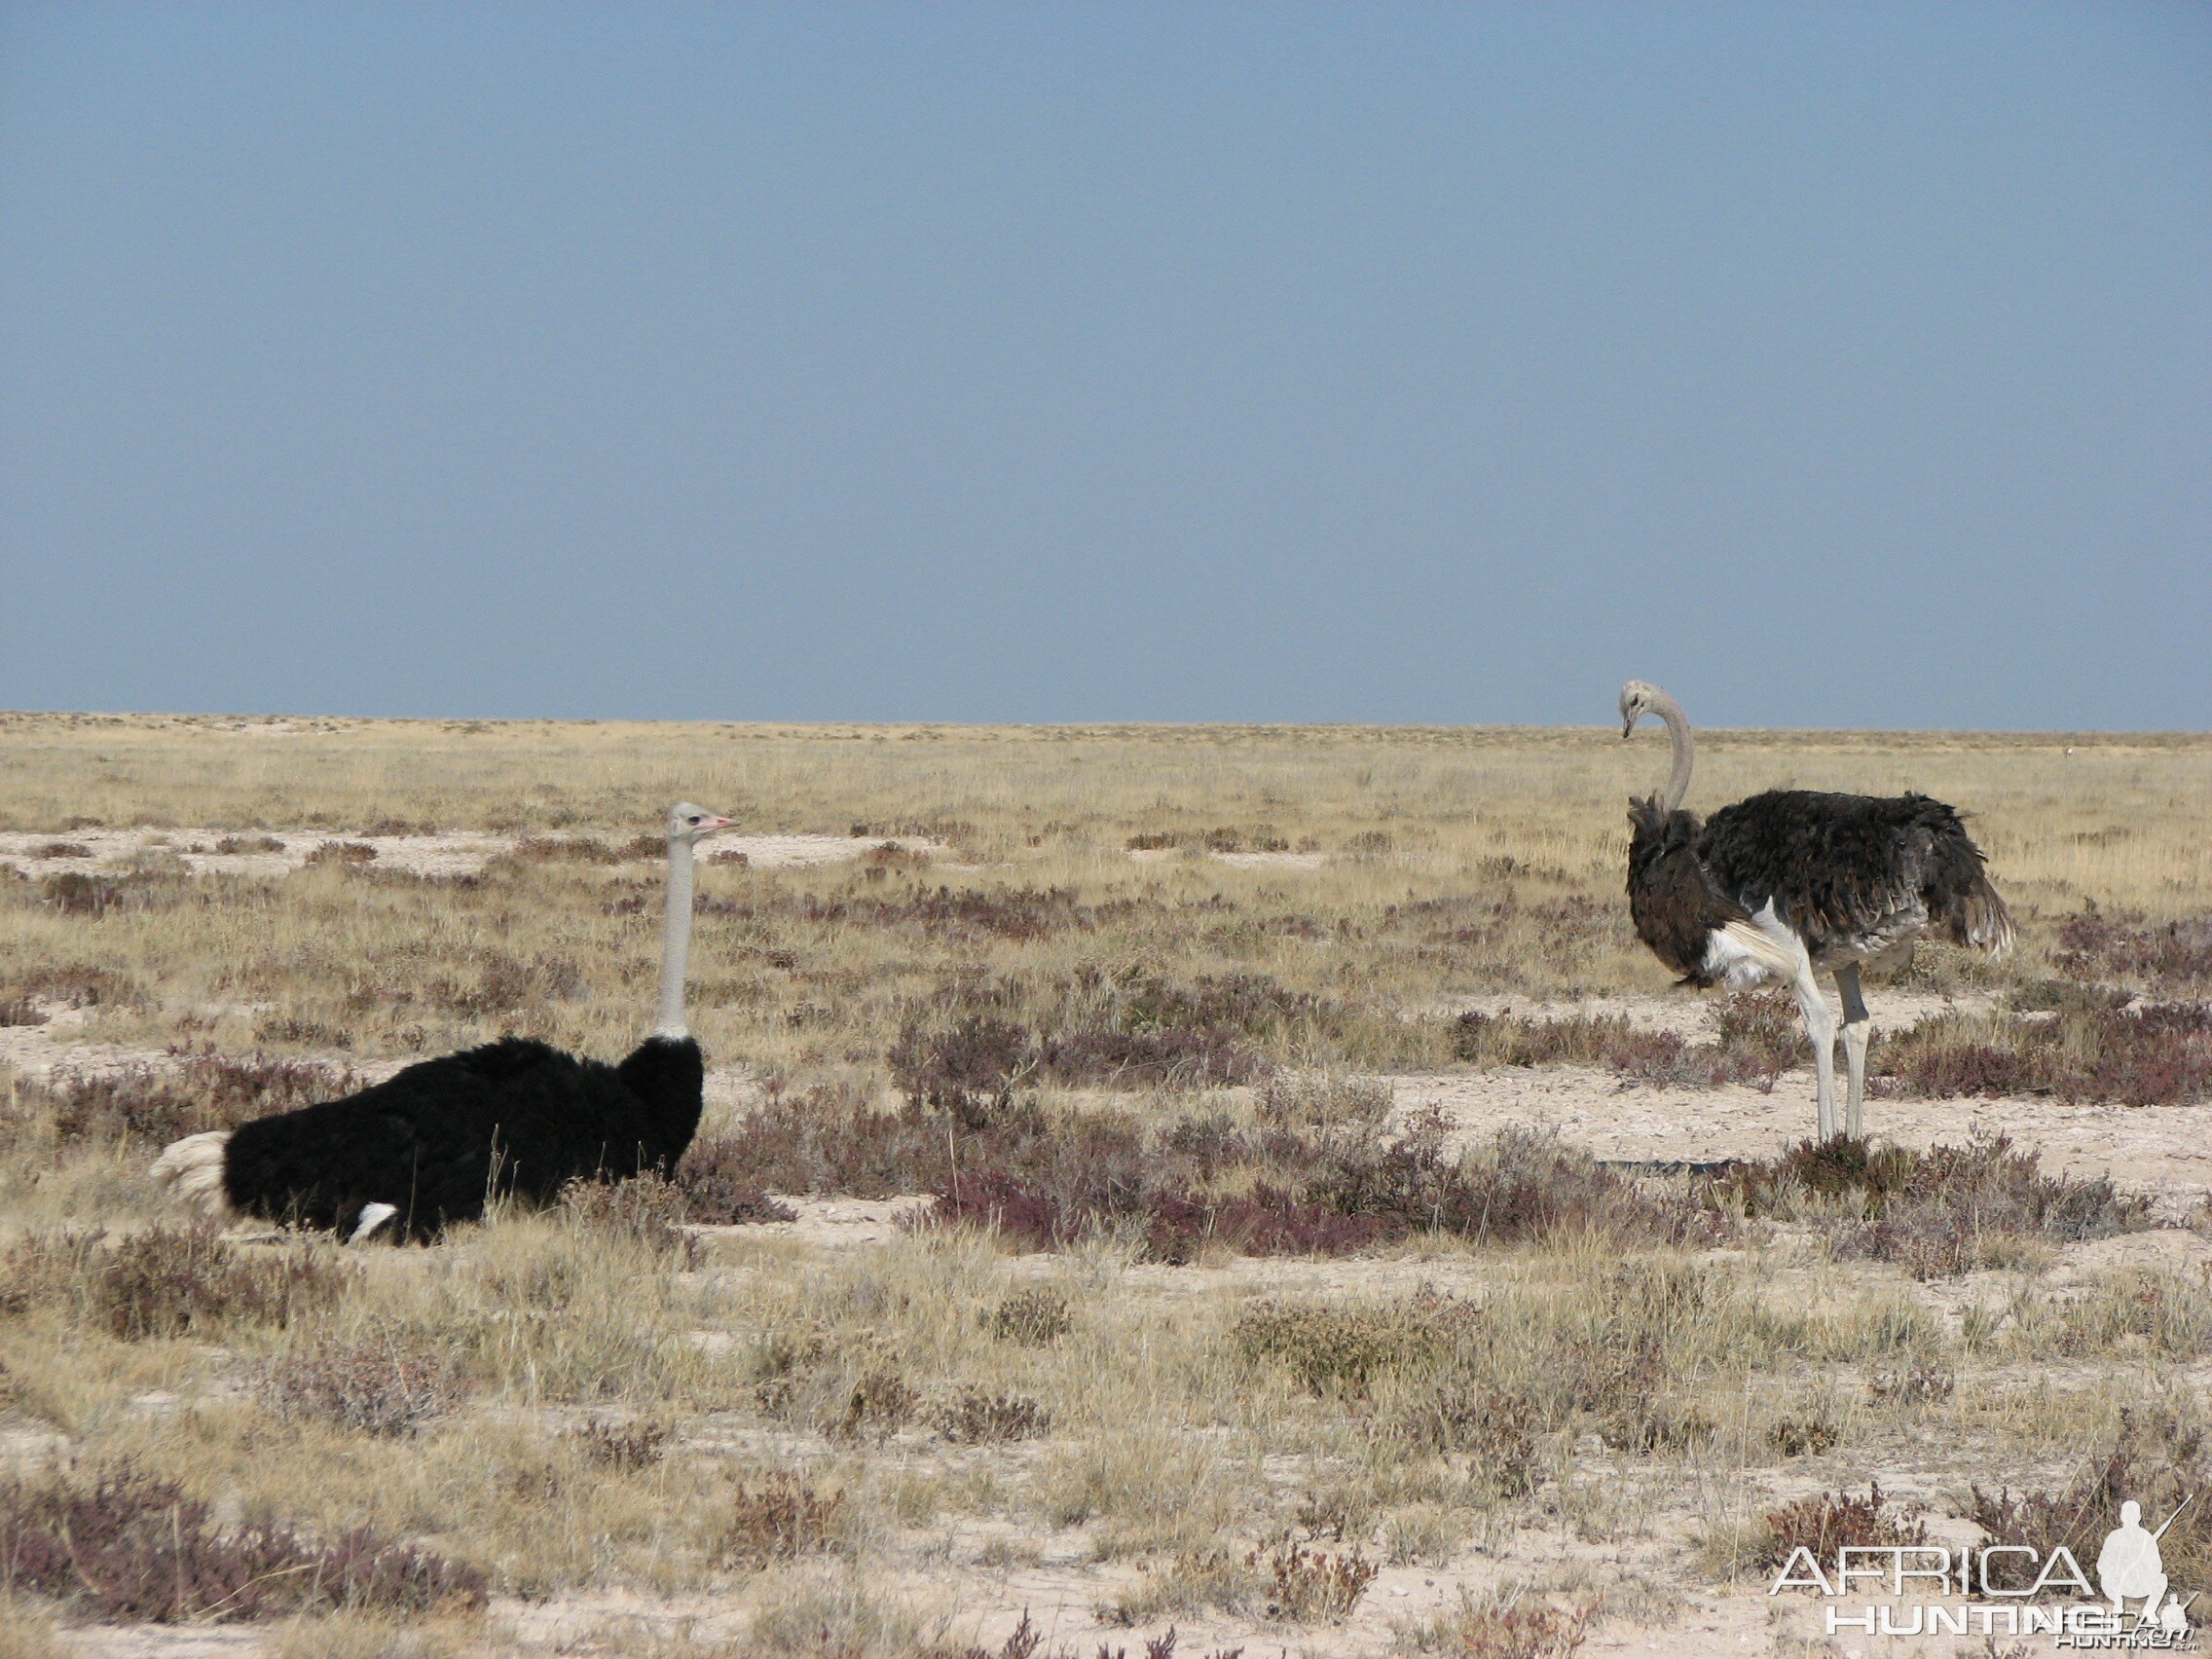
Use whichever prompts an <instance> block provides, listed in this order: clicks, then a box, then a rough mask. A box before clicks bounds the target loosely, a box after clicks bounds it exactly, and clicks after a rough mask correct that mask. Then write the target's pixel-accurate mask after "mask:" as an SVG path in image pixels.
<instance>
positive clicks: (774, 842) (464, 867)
mask: <svg viewBox="0 0 2212 1659" xmlns="http://www.w3.org/2000/svg"><path fill="white" fill-rule="evenodd" d="M546 838H547V839H550V840H563V839H575V840H585V839H596V837H590V836H560V835H556V836H548V837H546ZM264 839H267V840H275V841H280V842H282V843H283V845H282V846H281V847H278V848H262V847H258V846H255V847H254V848H253V850H238V851H232V852H222V851H218V850H217V849H218V848H219V847H221V845H222V844H223V843H224V842H225V841H231V842H234V843H238V842H244V843H258V842H259V841H261V840H264ZM522 839H523V837H521V836H519V835H499V834H493V833H491V832H489V831H483V830H440V831H438V832H436V833H434V834H426V835H371V834H352V833H347V832H344V831H338V830H251V831H246V832H243V833H240V831H238V830H157V829H151V828H146V827H139V828H131V829H116V830H64V831H59V832H55V833H48V832H46V831H43V830H40V831H28V830H7V831H4V832H0V864H5V865H12V866H15V867H16V868H17V869H19V870H21V871H22V872H23V873H24V874H25V875H29V876H49V875H60V874H63V873H65V872H67V871H70V870H76V871H79V872H83V871H87V870H94V869H112V868H114V867H115V866H120V865H126V864H129V863H130V862H131V861H132V860H134V859H139V858H144V857H147V856H150V855H173V856H174V857H176V858H177V859H179V860H181V861H182V862H183V864H184V866H185V867H186V868H188V869H190V870H192V871H193V872H194V873H196V874H198V873H201V872H210V873H216V874H224V875H248V876H265V877H276V876H282V875H288V874H290V873H291V872H292V871H293V870H296V869H298V868H300V867H301V866H304V865H305V864H306V863H307V862H308V860H309V858H310V857H311V856H312V855H313V854H314V853H315V852H316V851H318V850H319V849H321V848H323V847H326V846H330V845H332V844H335V843H341V842H343V843H348V844H350V845H355V846H363V847H367V848H369V849H370V850H371V852H372V853H373V855H374V856H373V857H372V858H371V859H370V860H368V861H367V862H368V863H370V864H372V865H373V866H375V867H376V868H378V869H396V870H403V871H405V872H406V873H408V874H409V875H427V876H456V875H474V874H476V873H478V872H479V871H481V870H482V869H483V868H484V866H486V865H487V864H489V863H490V862H491V861H492V860H493V859H495V858H497V857H498V855H499V854H501V853H504V852H510V851H512V850H513V849H514V848H515V847H516V846H518V845H519V844H520V843H521V841H522ZM888 846H897V847H900V848H902V849H903V850H905V851H908V852H913V853H919V854H923V855H925V856H928V857H932V858H935V857H938V856H940V855H941V854H943V853H944V852H945V851H946V850H947V849H946V848H945V847H944V846H942V845H941V844H940V843H939V842H936V841H929V840H921V839H915V838H912V837H904V838H900V839H897V840H893V839H891V838H889V837H877V836H866V835H718V836H716V837H715V838H714V839H713V840H711V841H709V842H707V843H706V847H705V856H706V858H707V859H708V861H709V862H710V863H712V862H714V860H715V859H716V858H717V856H718V855H727V854H731V853H741V854H743V855H744V858H745V862H746V863H747V864H749V865H752V866H756V867H757V868H761V869H806V868H811V867H813V866H818V865H830V864H844V863H848V862H850V861H851V860H854V859H858V858H863V857H865V856H866V855H867V854H868V853H870V852H872V851H874V850H875V849H877V848H879V847H888ZM58 848H69V849H72V850H71V851H68V852H63V853H59V854H58V855H56V853H55V849H58ZM77 848H82V849H83V851H82V852H81V853H80V852H77V851H75V850H74V849H77ZM639 862H641V863H645V862H649V860H648V858H647V857H645V856H641V858H640V861H639Z"/></svg>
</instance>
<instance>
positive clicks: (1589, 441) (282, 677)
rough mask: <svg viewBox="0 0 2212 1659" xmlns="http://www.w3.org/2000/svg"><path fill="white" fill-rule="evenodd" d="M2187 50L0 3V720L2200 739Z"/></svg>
mask: <svg viewBox="0 0 2212 1659" xmlns="http://www.w3.org/2000/svg"><path fill="white" fill-rule="evenodd" d="M2207 635H2212V8H2207V7H2204V6H2200V5H2194V4H2193V5H2120V4H2111V3H2106V4H2098V5H2079V6H2050V5H2033V4H2028V5H2019V4H2008V5H1997V6H1974V5H1961V4H1942V5H1934V4H1930V5H1918V6H1881V5H1832V6H1830V5H1822V6H1803V5H1787V6H1785V5H1775V6H1752V5H1721V6H1712V5H1687V6H1657V5H1653V6H1629V5H1560V6H1540V7H1539V6H1527V5H1499V6H1483V5H1467V6H1456V7H1434V6H1418V7H1417V6H1380V5H1378V6H1357V7H1319V6H1315V7H1298V6H1263V7H1241V6H1166V5H1162V6H1143V7H1135V6H1125V5H1114V6H1104V7H1073V6H1039V7H1028V6H1012V5H1008V6H989V7H951V6H944V7H934V6H926V5H899V6H893V7H880V8H878V7H859V6H837V5H827V4H810V5H806V6H803V7H791V8H783V7H764V6H713V7H686V6H611V5H588V6H582V5H579V6H533V7H504V6H492V5H483V6H466V7H459V6H441V5H406V4H391V5H387V4H377V5H369V6H352V7H347V6H313V7H293V6H272V5H252V4H243V5H226V6H183V5H165V6H159V7H138V6H131V5H100V6H79V5H44V4H25V3H22V0H17V3H14V4H11V5H10V6H8V7H7V8H5V9H0V706H6V707H16V708H98V709H126V708H143V709H172V710H229V711H289V712H329V713H355V714H452V715H477V716H561V717H609V718H610V717H710V718H721V719H753V718H761V719H951V720H1000V719H1007V720H1061V719H1175V720H1181V719H1259V720H1417V721H1442V722H1460V721H1468V722H1480V721H1494V720H1514V721H1522V720H1527V721H1543V722H1555V721H1557V722H1587V721H1600V720H1604V719H1608V718H1609V717H1610V712H1611V705H1612V699H1613V695H1614V691H1615V688H1616V687H1617V686H1618V684H1619V682H1621V681H1622V680H1623V679H1624V678H1627V677H1629V676H1631V675H1635V676H1641V677H1642V678H1646V679H1653V680H1657V681H1660V682H1663V683H1665V684H1667V685H1669V686H1670V687H1671V688H1673V689H1674V690H1676V691H1677V693H1678V694H1679V695H1680V696H1681V697H1682V698H1683V700H1684V701H1685V703H1687V704H1688V705H1689V707H1690V709H1691V711H1692V713H1693V715H1695V716H1696V717H1697V718H1698V719H1701V720H1704V721H1709V722H1713V723H1743V724H1773V725H1852V726H1867V725H1876V726H1879V725H1898V726H2011V727H2069V728H2073V727H2084V728H2087V727H2120V728H2128V727H2158V728H2175V727H2185V728H2203V727H2206V726H2212V673H2208V672H2207V666H2206V661H2205V645H2204V641H2205V638H2206V636H2207Z"/></svg>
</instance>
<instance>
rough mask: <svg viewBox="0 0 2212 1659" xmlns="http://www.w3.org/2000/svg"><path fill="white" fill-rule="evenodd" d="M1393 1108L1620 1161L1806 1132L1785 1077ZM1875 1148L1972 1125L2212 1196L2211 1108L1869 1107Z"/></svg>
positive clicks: (1738, 1153) (1482, 1086)
mask: <svg viewBox="0 0 2212 1659" xmlns="http://www.w3.org/2000/svg"><path fill="white" fill-rule="evenodd" d="M1389 1081H1390V1085H1391V1088H1392V1089H1393V1091H1394V1092H1395V1094H1396V1097H1397V1106H1398V1109H1399V1110H1400V1111H1401V1112H1404V1111H1410V1110H1418V1109H1419V1108H1422V1107H1427V1106H1435V1107H1437V1108H1438V1109H1439V1110H1441V1111H1442V1112H1443V1114H1444V1117H1445V1119H1446V1121H1447V1122H1448V1123H1449V1124H1450V1125H1451V1126H1452V1129H1453V1130H1454V1132H1455V1134H1456V1136H1458V1137H1462V1138H1464V1139H1469V1140H1477V1139H1488V1138H1489V1137H1491V1136H1492V1135H1494V1134H1495V1133H1496V1132H1497V1131H1498V1130H1499V1129H1502V1128H1507V1127H1513V1126H1522V1127H1532V1128H1541V1129H1552V1130H1556V1131H1557V1132H1558V1133H1559V1134H1560V1136H1561V1138H1563V1139H1564V1140H1566V1141H1567V1142H1569V1143H1571V1144H1573V1145H1576V1146H1580V1147H1584V1148H1587V1149H1588V1150H1589V1151H1590V1152H1591V1153H1592V1154H1593V1155H1595V1156H1596V1157H1598V1158H1600V1159H1604V1160H1608V1161H1621V1162H1629V1163H1671V1162H1685V1163H1706V1162H1716V1161H1720V1160H1723V1159H1730V1158H1772V1157H1773V1156H1775V1154H1777V1153H1778V1152H1780V1151H1782V1150H1783V1149H1784V1148H1785V1147H1787V1146H1790V1145H1793V1144H1795V1143H1796V1142H1798V1141H1801V1140H1805V1139H1807V1138H1809V1137H1810V1136H1811V1135H1812V1133H1813V1126H1814V1125H1813V1085H1812V1078H1811V1077H1810V1076H1809V1075H1806V1074H1802V1073H1796V1072H1791V1073H1788V1074H1787V1075H1785V1076H1784V1077H1783V1078H1782V1079H1781V1080H1780V1081H1779V1082H1778V1083H1777V1084H1776V1085H1775V1087H1774V1088H1773V1090H1772V1091H1771V1092H1762V1091H1760V1090H1759V1089H1756V1088H1750V1087H1748V1086H1745V1085H1740V1084H1739V1085H1727V1086H1723V1087H1721V1088H1694V1089H1693V1088H1649V1087H1646V1086H1644V1085H1641V1084H1632V1083H1625V1082H1623V1081H1622V1080H1621V1078H1620V1077H1619V1076H1618V1074H1616V1073H1614V1072H1610V1071H1604V1070H1601V1069H1599V1068H1597V1067H1592V1066H1545V1067H1541V1068H1535V1069H1518V1068H1516V1069H1508V1070H1500V1071H1489V1072H1430V1073H1419V1074H1414V1075H1408V1076H1399V1077H1393V1078H1391V1079H1390V1080H1389ZM1866 1129H1867V1133H1868V1134H1869V1136H1871V1137H1872V1138H1873V1139H1876V1140H1889V1141H1896V1142H1898V1143H1899V1145H1903V1146H1912V1147H1927V1146H1933V1145H1936V1143H1938V1142H1949V1143H1951V1144H1953V1145H1956V1144H1958V1143H1959V1142H1961V1141H1963V1140H1965V1139H1966V1138H1967V1137H1968V1136H1969V1135H1971V1134H1972V1133H1974V1132H1975V1131H1976V1130H1977V1129H1978V1130H1984V1131H1988V1132H1998V1131H2002V1132H2004V1133H2006V1134H2009V1135H2010V1136H2011V1137H2012V1140H2013V1143H2014V1144H2015V1145H2017V1146H2021V1147H2024V1148H2028V1149H2031V1150H2033V1151H2035V1152H2038V1153H2040V1154H2042V1156H2043V1161H2044V1167H2045V1168H2046V1169H2049V1170H2052V1171H2060V1170H2063V1171H2065V1172H2067V1173H2069V1174H2073V1175H2081V1176H2094V1175H2109V1176H2111V1177H2112V1179H2113V1180H2114V1182H2116V1183H2117V1184H2118V1185H2120V1187H2123V1188H2125V1189H2127V1190H2129V1191H2133V1192H2155V1193H2157V1195H2158V1196H2159V1198H2160V1199H2161V1200H2162V1201H2164V1202H2168V1203H2176V1204H2194V1203H2195V1202H2197V1201H2200V1200H2201V1199H2202V1198H2204V1196H2205V1195H2206V1194H2207V1193H2208V1192H2212V1105H2196V1106H2119V1105H2110V1104H2079V1105H2069V1104H2066V1103H2065V1102H2063V1101H2058V1100H2049V1099H2034V1098H2025V1097H2021V1096H2016V1095H2013V1096H2000V1097H1996V1098H1982V1099H1966V1100H1881V1099H1876V1100H1869V1101H1868V1102H1867V1103H1866Z"/></svg>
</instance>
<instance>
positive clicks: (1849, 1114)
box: [1835, 962, 1872, 1140]
mask: <svg viewBox="0 0 2212 1659" xmlns="http://www.w3.org/2000/svg"><path fill="white" fill-rule="evenodd" d="M1835 988H1836V990H1837V992H1838V993H1839V994H1840V995H1841V996H1842V998H1843V1057H1844V1062H1845V1064H1846V1065H1848V1066H1849V1067H1850V1068H1851V1081H1850V1085H1849V1087H1848V1090H1847V1092H1846V1094H1845V1096H1844V1102H1843V1111H1844V1124H1845V1128H1844V1132H1845V1133H1846V1134H1848V1135H1849V1136H1850V1137H1851V1138H1852V1139H1853V1140H1862V1139H1863V1138H1865V1134H1866V1126H1865V1113H1864V1110H1863V1106H1864V1102H1865V1099H1866V1039H1867V1037H1868V1036H1869V1035H1871V1033H1872V1027H1871V1026H1870V1025H1869V1024H1868V1023H1867V1016H1866V1002H1865V999H1864V998H1862V996H1860V994H1859V964H1858V963H1856V962H1854V963H1851V964H1850V965H1848V966H1847V967H1842V968H1838V969H1837V970H1836V971H1835Z"/></svg>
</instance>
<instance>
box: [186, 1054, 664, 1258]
mask: <svg viewBox="0 0 2212 1659" xmlns="http://www.w3.org/2000/svg"><path fill="white" fill-rule="evenodd" d="M623 1098H624V1091H623V1090H622V1088H621V1086H620V1085H619V1084H618V1083H617V1082H616V1081H615V1078H614V1074H613V1071H612V1069H611V1068H610V1067H608V1066H604V1065H600V1064H598V1063H596V1062H593V1061H584V1060H578V1059H575V1058H574V1057H573V1056H571V1055H568V1054H564V1053H562V1052H560V1051H558V1050H555V1049H551V1048H548V1047H547V1046H546V1045H544V1044H542V1043H531V1042H523V1041H518V1040H515V1039H509V1040H507V1041H505V1042H500V1043H494V1044H490V1045H487V1046H486V1047H484V1048H480V1049H469V1050H465V1051H462V1052H461V1053H458V1054H447V1055H443V1056H441V1057H440V1058H438V1059H434V1060H423V1061H421V1062H419V1063H417V1064H415V1065H412V1066H409V1067H407V1068H406V1069H405V1070H404V1071H401V1072H398V1073H396V1074H394V1075H393V1076H391V1077H389V1078H387V1080H386V1081H384V1082H383V1083H380V1084H377V1085H375V1086H374V1087H372V1088H364V1089H362V1090H361V1091H360V1092H359V1093H358V1094H351V1095H348V1096H346V1097H345V1098H344V1099H340V1100H326V1101H323V1102H320V1103H319V1104H317V1105H313V1106H303V1107H301V1108H300V1109H299V1110H298V1111H295V1112H282V1113H278V1114H277V1115H276V1116H275V1117H271V1118H262V1119H258V1120H256V1121H255V1122H253V1123H250V1124H240V1126H239V1128H238V1129H237V1130H236V1131H234V1132H233V1134H232V1136H231V1140H230V1145H229V1149H228V1154H227V1157H226V1160H225V1168H224V1177H223V1185H224V1189H225V1192H226V1193H227V1195H228V1196H229V1198H230V1199H231V1202H232V1203H234V1204H236V1205H237V1206H238V1207H239V1208H240V1209H241V1210H245V1211H248V1212H251V1213H253V1214H257V1215H264V1216H268V1217H270V1218H271V1219H273V1220H291V1221H296V1222H299V1223H301V1224H303V1225H306V1226H311V1227H329V1228H337V1227H342V1226H343V1227H350V1226H351V1225H352V1222H353V1219H354V1217H355V1216H357V1215H358V1214H359V1212H360V1209H361V1206H362V1205H363V1204H368V1203H388V1204H392V1205H395V1206H397V1208H398V1210H399V1212H400V1216H401V1218H402V1220H401V1227H402V1230H403V1231H405V1232H406V1233H408V1234H411V1235H414V1236H417V1237H425V1236H428V1235H432V1234H434V1233H436V1232H437V1231H438V1230H439V1229H440V1228H441V1227H442V1226H444V1224H445V1223H447V1222H449V1221H459V1220H463V1219H467V1218H470V1217H474V1216H477V1215H481V1214H482V1213H483V1210H484V1202H485V1199H486V1198H487V1196H489V1195H490V1194H492V1193H494V1192H507V1191H520V1192H522V1193H524V1194H526V1195H527V1196H529V1197H532V1198H550V1197H551V1196H552V1195H553V1193H555V1192H557V1191H558V1190H559V1189H560V1187H561V1184H562V1183H563V1182H565V1181H567V1180H569V1179H571V1177H573V1176H577V1175H589V1174H593V1173H596V1172H597V1171H598V1169H599V1168H600V1166H601V1165H602V1164H603V1163H604V1162H605V1161H606V1160H607V1156H608V1142H609V1139H610V1136H609V1133H608V1124H609V1123H610V1122H612V1121H616V1120H618V1118H619V1117H620V1116H621V1115H622V1114H621V1111H620V1102H621V1101H622V1099H623Z"/></svg>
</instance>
